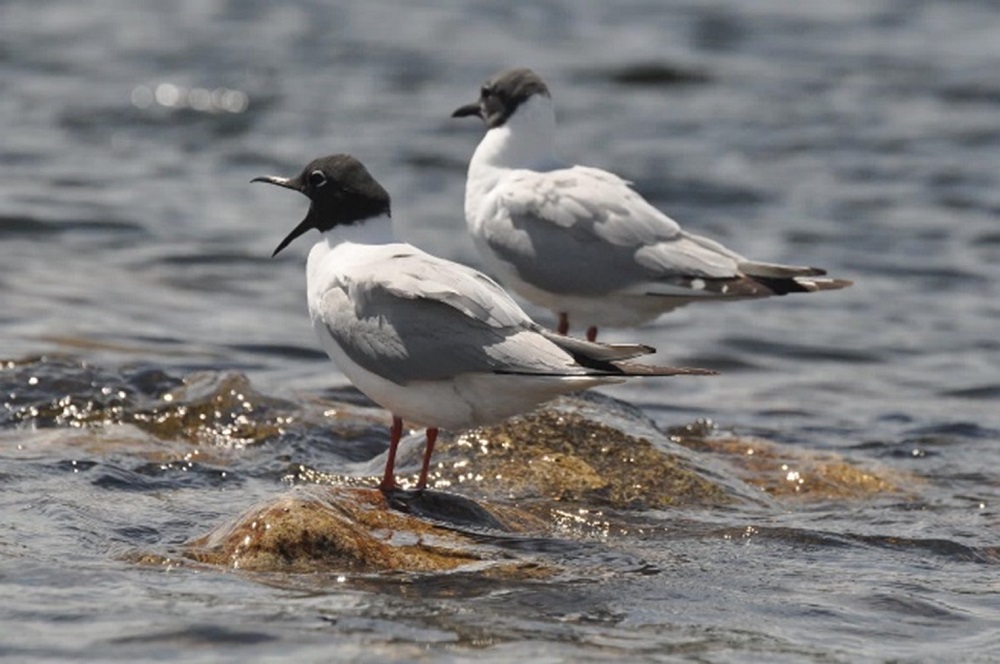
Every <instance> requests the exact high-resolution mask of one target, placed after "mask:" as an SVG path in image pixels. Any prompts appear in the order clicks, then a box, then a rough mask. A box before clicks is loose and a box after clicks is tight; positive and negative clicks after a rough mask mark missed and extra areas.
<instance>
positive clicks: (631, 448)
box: [434, 409, 733, 508]
mask: <svg viewBox="0 0 1000 664" xmlns="http://www.w3.org/2000/svg"><path fill="white" fill-rule="evenodd" d="M652 433H653V434H654V435H655V432H652ZM660 437H661V438H662V440H661V441H660V442H662V443H666V444H668V442H667V441H666V439H665V438H666V437H665V436H660ZM685 456H686V454H683V450H682V454H681V455H674V454H670V453H669V452H668V451H666V450H665V449H663V448H661V447H660V446H657V445H654V443H653V442H652V441H651V440H650V439H649V438H644V437H636V436H633V435H631V434H628V433H625V432H624V431H622V430H620V429H618V428H615V427H613V426H610V425H609V424H605V423H602V422H600V421H596V420H594V419H591V418H589V417H587V416H585V415H583V414H581V413H578V412H573V411H571V410H565V409H543V410H539V411H535V412H534V413H531V414H528V415H524V416H521V417H518V418H514V419H511V420H508V421H506V422H504V423H502V424H499V425H496V426H493V427H487V428H483V429H478V430H476V431H472V432H469V433H466V434H463V435H461V436H459V437H457V438H455V439H453V440H452V441H451V443H450V446H449V448H448V449H443V450H442V452H441V455H440V457H439V461H438V464H437V468H436V471H435V475H434V477H435V482H436V486H439V487H447V486H454V485H455V484H459V483H461V484H469V478H470V477H471V478H472V479H474V480H475V479H479V480H480V481H479V482H478V484H480V485H482V488H483V490H484V491H485V492H486V493H487V495H505V496H506V497H507V498H508V499H511V500H524V499H529V498H534V499H538V498H542V497H544V498H549V499H554V500H558V501H564V502H572V503H583V504H588V505H600V506H610V507H614V508H628V507H632V508H644V507H656V508H661V507H668V506H671V505H704V506H709V505H723V504H726V503H729V502H730V501H731V500H732V499H733V498H732V497H731V496H730V495H729V494H727V492H726V491H725V490H724V488H723V487H721V486H719V485H717V484H714V483H713V482H711V481H710V480H709V479H707V478H706V477H704V476H703V475H701V474H700V472H699V471H698V470H697V469H696V468H693V467H692V466H690V465H689V464H688V463H687V460H686V459H685V458H684V457H685Z"/></svg>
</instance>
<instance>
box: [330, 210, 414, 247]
mask: <svg viewBox="0 0 1000 664" xmlns="http://www.w3.org/2000/svg"><path fill="white" fill-rule="evenodd" d="M323 239H324V240H326V242H327V244H329V245H331V246H333V245H337V244H340V243H341V242H348V243H350V244H391V243H393V242H395V241H396V236H395V234H394V233H393V232H392V219H390V218H389V216H388V215H384V214H383V215H380V216H378V217H372V218H371V219H366V220H364V221H360V222H357V223H354V224H349V225H341V226H334V227H333V228H331V229H330V230H328V231H324V232H323Z"/></svg>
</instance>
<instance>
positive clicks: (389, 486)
mask: <svg viewBox="0 0 1000 664" xmlns="http://www.w3.org/2000/svg"><path fill="white" fill-rule="evenodd" d="M402 437H403V420H402V418H399V417H396V416H395V415H393V416H392V429H391V430H390V433H389V454H388V455H387V456H386V459H385V473H383V475H382V483H381V484H379V485H378V488H379V489H381V490H382V491H384V492H385V491H394V490H396V489H397V488H398V487H397V486H396V476H395V472H396V448H397V447H399V439H400V438H402Z"/></svg>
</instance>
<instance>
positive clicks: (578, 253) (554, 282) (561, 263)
mask: <svg viewBox="0 0 1000 664" xmlns="http://www.w3.org/2000/svg"><path fill="white" fill-rule="evenodd" d="M495 195H496V196H497V199H496V201H497V204H496V205H495V206H491V207H490V208H488V210H487V212H486V214H488V215H489V217H488V218H487V219H485V220H483V221H484V223H483V224H482V226H481V227H482V229H483V230H482V234H483V237H482V240H483V241H485V242H486V244H487V245H488V246H489V247H490V249H491V250H492V251H493V252H494V253H495V254H496V255H497V256H498V257H499V258H500V259H502V260H503V261H505V262H506V263H508V264H510V265H511V266H512V267H513V268H514V269H515V270H516V271H517V272H518V274H519V276H520V277H521V278H522V279H523V280H524V281H527V282H528V283H531V284H533V285H534V286H536V287H538V288H541V289H543V290H546V291H549V292H552V293H557V294H567V295H569V294H573V295H590V296H594V295H604V294H607V293H611V292H615V291H630V292H634V293H653V294H670V295H684V294H686V293H688V292H690V290H691V288H692V283H697V284H698V286H697V287H699V288H702V289H704V288H706V286H705V285H704V284H703V283H701V282H704V281H706V280H707V281H712V280H720V281H728V280H733V279H741V278H742V276H743V275H742V274H741V273H742V272H743V271H744V270H743V268H744V267H752V266H760V267H761V269H762V270H764V271H765V272H767V274H764V275H762V276H774V277H778V276H780V277H784V278H789V277H791V276H800V275H816V274H822V270H815V269H813V268H799V267H794V266H780V265H771V264H764V263H754V262H752V261H748V260H747V259H746V258H744V257H743V256H741V255H739V254H737V253H736V252H733V251H731V250H729V249H727V248H726V247H724V246H722V245H721V244H719V243H718V242H715V241H713V240H710V239H708V238H704V237H700V236H697V235H692V234H690V233H686V232H684V231H682V230H681V228H680V226H679V225H678V224H677V222H675V221H674V220H673V219H671V218H670V217H667V216H666V215H664V214H663V213H662V212H660V211H659V210H657V209H656V208H655V207H653V206H652V205H650V204H649V203H648V202H647V201H646V200H645V199H644V198H642V196H640V195H639V194H638V193H636V192H635V191H633V190H632V189H631V187H630V186H629V183H628V182H626V181H625V180H622V179H621V178H619V177H617V176H615V175H613V174H611V173H608V172H606V171H602V170H599V169H595V168H587V167H583V166H574V167H572V168H563V169H558V170H554V171H548V172H536V171H527V170H517V171H513V172H512V173H511V174H510V175H509V176H508V177H507V178H506V179H505V180H504V181H502V182H501V183H500V185H498V187H497V190H496V194H495ZM779 273H780V275H779ZM731 294H736V293H735V292H732V293H731Z"/></svg>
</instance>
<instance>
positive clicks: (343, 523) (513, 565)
mask: <svg viewBox="0 0 1000 664" xmlns="http://www.w3.org/2000/svg"><path fill="white" fill-rule="evenodd" d="M394 500H395V501H404V502H405V503H406V504H407V505H408V506H409V507H408V509H409V510H411V511H412V510H413V509H414V508H415V506H416V505H418V504H419V505H420V506H421V509H422V512H423V513H422V514H421V516H419V517H417V516H413V515H411V514H407V513H404V512H401V511H398V510H397V509H393V508H391V507H390V502H391V501H394ZM398 506H399V505H398V504H397V507H398ZM503 512H504V510H502V509H495V508H490V507H486V506H484V505H482V504H475V503H471V501H468V500H467V499H464V498H460V497H454V496H447V495H445V494H435V493H434V492H431V493H430V494H429V495H424V496H420V495H414V494H406V492H398V495H390V496H386V495H384V494H383V493H382V492H380V491H378V490H377V489H359V488H348V487H317V486H313V487H301V488H299V489H296V490H293V491H292V492H291V493H288V494H285V495H283V496H280V497H279V498H277V499H276V500H274V501H273V502H270V503H267V504H264V505H259V506H257V507H254V508H252V509H250V510H248V511H247V512H246V513H244V514H243V515H242V516H240V517H238V518H237V519H235V520H234V521H233V522H232V523H228V524H225V525H223V526H222V527H220V528H218V529H216V530H215V531H213V532H212V533H210V534H208V535H206V536H204V537H202V538H199V539H198V540H195V541H194V542H192V543H191V544H190V545H189V546H188V547H187V550H186V555H187V556H188V557H189V558H191V559H193V560H195V561H197V562H200V563H207V564H211V565H222V566H226V567H232V568H234V569H240V570H246V571H253V572H276V571H277V572H330V573H355V574H356V573H362V574H364V573H374V572H381V571H387V570H393V571H401V572H441V571H447V570H456V569H459V568H470V567H471V568H475V569H477V570H480V571H482V570H486V569H491V570H492V572H491V573H499V574H512V575H516V576H527V577H534V576H537V575H539V574H542V573H543V572H542V571H541V568H540V567H539V566H538V565H535V564H533V563H530V562H518V561H512V560H511V559H510V556H509V555H507V554H506V553H504V552H503V551H501V550H497V549H492V548H490V547H487V546H484V545H482V544H481V543H480V542H479V539H480V538H477V537H475V535H474V532H469V533H466V532H463V531H462V530H461V529H460V528H458V527H456V524H454V523H450V522H449V521H448V519H449V518H450V517H451V516H453V515H455V514H458V515H460V518H459V521H460V524H458V525H461V526H469V525H470V524H471V523H473V522H476V523H475V524H473V525H480V526H482V527H483V528H486V529H488V528H492V527H494V526H501V527H503V528H504V529H507V528H508V525H507V524H508V523H510V522H511V520H508V519H507V518H506V517H505V516H504V514H503ZM471 515H475V516H471ZM479 522H481V523H479Z"/></svg>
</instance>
